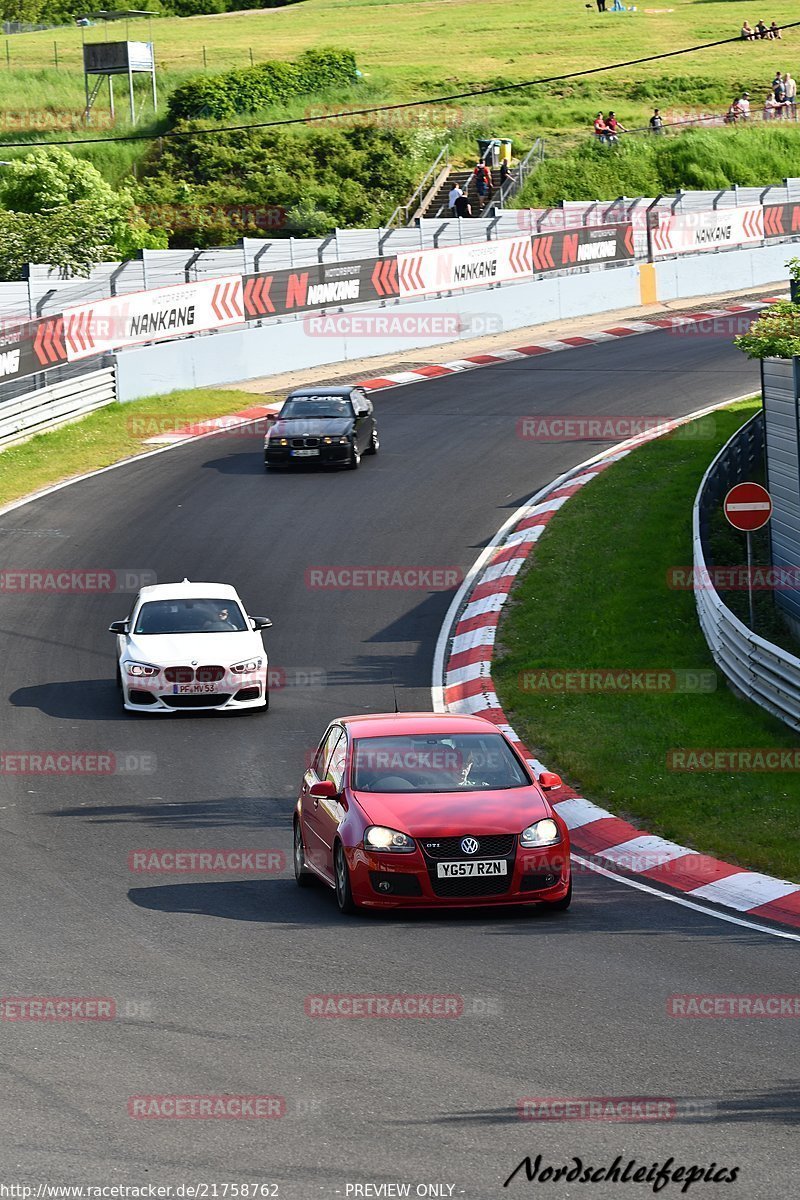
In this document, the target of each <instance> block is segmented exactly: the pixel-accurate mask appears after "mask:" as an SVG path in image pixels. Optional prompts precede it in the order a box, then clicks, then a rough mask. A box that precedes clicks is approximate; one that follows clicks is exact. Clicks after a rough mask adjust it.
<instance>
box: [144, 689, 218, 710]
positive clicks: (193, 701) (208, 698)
mask: <svg viewBox="0 0 800 1200" xmlns="http://www.w3.org/2000/svg"><path fill="white" fill-rule="evenodd" d="M161 699H162V700H163V701H164V703H165V704H167V705H168V706H169V707H170V708H218V707H219V705H221V704H224V703H225V702H226V701H227V700H230V696H228V695H225V694H224V693H222V692H220V693H219V694H217V695H205V696H162V697H161Z"/></svg>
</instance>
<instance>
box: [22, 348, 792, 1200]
mask: <svg viewBox="0 0 800 1200" xmlns="http://www.w3.org/2000/svg"><path fill="white" fill-rule="evenodd" d="M757 381H758V370H757V365H756V364H751V363H748V362H746V360H745V359H744V358H743V356H742V355H741V354H740V353H739V352H738V351H737V350H735V349H734V348H733V347H732V346H730V345H729V344H727V343H726V341H724V340H723V339H721V338H713V337H700V336H692V337H689V336H682V337H675V336H670V335H668V334H666V333H658V334H650V335H645V336H640V337H632V338H629V339H626V340H621V341H615V342H612V343H604V344H600V345H593V346H589V347H585V348H581V349H575V350H571V351H569V352H566V353H563V354H558V355H547V356H543V358H542V359H541V360H537V359H532V360H530V361H527V362H514V363H509V364H507V365H503V366H499V367H492V368H489V367H487V368H485V369H482V370H480V371H476V372H473V373H471V374H469V375H465V376H461V377H460V376H453V377H449V378H442V379H438V380H432V381H431V382H429V383H426V384H419V385H415V386H412V387H406V388H396V389H394V390H392V391H389V392H387V393H385V394H382V395H380V396H379V397H378V398H377V400H376V406H377V411H378V416H379V420H380V433H381V440H382V450H381V453H380V456H379V457H378V458H377V459H370V458H366V459H364V461H363V463H362V466H361V469H360V470H359V471H357V472H342V473H338V474H315V473H314V472H312V471H298V472H297V473H293V474H290V475H284V474H276V475H269V476H267V475H265V473H264V470H263V465H262V455H261V440H260V439H259V438H255V437H252V436H247V435H242V436H238V437H230V436H226V437H219V438H212V439H207V440H201V441H197V442H194V443H192V444H189V445H187V446H185V447H182V448H179V449H176V450H173V451H170V452H169V453H166V454H160V455H157V456H155V457H151V458H148V459H145V460H143V461H139V462H135V463H132V464H129V465H126V466H123V467H121V468H119V469H116V470H113V471H110V472H107V473H104V474H101V475H98V476H96V477H94V478H92V479H89V480H87V481H84V482H82V483H79V484H76V485H75V486H72V487H68V488H66V489H64V490H62V491H59V492H57V493H54V494H53V495H51V496H48V497H44V498H42V499H40V500H38V501H36V502H35V503H32V504H30V505H28V506H25V507H22V508H20V509H17V510H15V511H12V512H9V513H7V514H5V515H4V516H1V517H0V548H1V551H0V552H1V553H2V562H3V565H4V569H10V568H37V569H38V568H53V567H69V568H86V569H89V568H113V569H116V570H120V569H129V570H134V571H137V570H151V571H154V572H155V573H156V575H157V577H158V579H159V580H160V581H168V580H173V579H180V578H182V577H183V576H184V575H186V576H188V577H190V578H194V579H210V580H214V579H220V580H226V581H229V582H231V583H233V584H234V585H235V586H236V587H237V588H238V589H239V591H240V592H241V594H242V596H243V598H244V601H245V603H246V605H247V606H248V607H249V610H250V612H252V613H259V614H260V613H265V614H267V615H268V616H270V617H271V618H272V620H273V622H274V628H273V629H272V630H269V631H268V632H267V636H266V643H267V646H268V649H269V653H270V658H271V663H272V665H273V666H275V667H282V668H285V669H286V671H287V678H294V679H295V685H294V686H287V687H285V688H282V689H279V690H277V691H275V692H274V693H273V696H272V707H271V709H270V712H269V713H268V714H266V715H262V714H244V715H237V716H223V715H214V714H199V715H183V714H181V715H176V716H171V717H163V718H155V717H154V718H147V717H138V716H133V715H130V714H123V713H122V711H121V709H120V706H119V704H118V700H117V695H116V692H115V688H114V683H113V650H114V644H113V643H114V639H113V636H112V635H111V634H108V633H106V626H107V625H108V623H109V622H110V621H111V620H113V619H116V618H122V617H124V616H125V615H126V613H127V611H128V608H129V605H130V597H129V596H126V595H120V596H113V595H91V596H83V595H71V596H45V595H33V596H12V595H4V596H2V597H0V630H1V631H2V662H3V673H2V678H3V693H4V694H3V707H2V738H1V739H0V748H2V749H3V751H4V752H9V751H14V750H98V751H112V752H114V753H115V754H116V755H118V756H119V755H122V754H123V753H124V752H126V751H128V752H131V753H134V754H144V753H146V754H147V755H149V756H150V762H151V765H153V764H155V770H154V771H153V772H152V773H149V774H148V773H141V772H135V771H134V772H131V773H129V774H125V773H120V774H116V775H114V776H113V777H108V776H75V775H65V776H59V777H44V776H37V775H16V776H15V775H9V774H5V775H0V905H1V906H2V961H3V983H2V994H3V995H4V996H81V997H83V996H96V997H113V998H114V999H115V1002H116V1009H117V1014H118V1015H117V1018H116V1019H114V1020H110V1021H89V1022H74V1021H70V1022H59V1023H42V1022H31V1021H15V1022H10V1021H4V1022H3V1023H2V1025H0V1030H1V1032H2V1039H1V1040H2V1050H1V1051H0V1053H1V1054H2V1062H3V1086H2V1092H1V1095H0V1114H1V1116H0V1120H1V1121H2V1129H3V1135H2V1142H1V1143H0V1144H1V1145H2V1149H0V1168H2V1171H1V1172H0V1174H1V1175H2V1177H3V1178H4V1179H5V1180H7V1181H8V1182H11V1181H19V1182H21V1183H28V1184H33V1185H34V1186H36V1185H37V1184H38V1183H40V1182H46V1183H50V1184H81V1183H94V1184H133V1185H138V1184H141V1185H147V1184H162V1183H171V1184H177V1183H181V1182H185V1183H189V1184H198V1183H217V1184H221V1183H223V1182H225V1181H229V1182H242V1181H247V1182H250V1183H274V1184H276V1185H278V1187H277V1191H274V1189H273V1190H271V1191H269V1193H268V1194H270V1195H272V1194H276V1195H278V1196H279V1197H281V1198H283V1200H308V1198H313V1197H321V1198H323V1200H325V1198H327V1197H334V1196H342V1197H344V1196H346V1195H351V1196H357V1195H362V1196H364V1195H380V1194H381V1193H380V1191H376V1190H369V1189H368V1190H363V1186H362V1190H361V1191H360V1192H359V1191H355V1190H353V1185H367V1184H372V1185H378V1184H381V1183H387V1182H390V1183H408V1184H410V1185H411V1192H410V1194H411V1195H415V1194H417V1193H416V1192H415V1190H414V1189H415V1187H416V1185H417V1184H434V1183H437V1184H444V1185H448V1186H447V1187H445V1188H444V1190H442V1191H441V1192H440V1193H439V1194H441V1195H444V1196H447V1195H450V1194H452V1195H453V1196H461V1195H464V1196H467V1197H474V1198H476V1200H485V1198H489V1197H495V1196H501V1195H507V1194H508V1195H511V1194H518V1195H539V1194H544V1195H547V1196H550V1195H552V1196H554V1197H567V1196H570V1197H573V1196H587V1197H592V1198H594V1197H617V1196H631V1197H635V1196H640V1195H641V1196H645V1195H652V1194H653V1189H652V1184H649V1183H642V1182H640V1183H633V1182H631V1183H630V1185H628V1186H623V1185H622V1184H609V1183H594V1184H588V1185H582V1184H578V1183H566V1182H563V1181H562V1182H558V1183H552V1182H550V1183H539V1182H533V1183H527V1182H526V1181H525V1177H524V1172H520V1173H519V1174H518V1175H517V1176H516V1178H515V1179H514V1181H513V1182H512V1183H511V1185H510V1186H509V1188H507V1189H506V1190H504V1189H503V1186H502V1185H503V1181H504V1180H505V1179H506V1178H507V1176H508V1175H510V1174H511V1172H512V1171H513V1170H514V1168H515V1167H516V1166H517V1165H518V1164H519V1163H520V1161H521V1160H522V1159H523V1157H524V1156H525V1155H526V1154H530V1155H531V1156H532V1158H533V1157H535V1156H536V1155H537V1154H541V1155H542V1167H544V1166H546V1165H548V1164H549V1165H552V1166H558V1165H560V1164H564V1163H568V1162H570V1160H571V1159H572V1158H573V1157H576V1156H577V1157H579V1158H581V1159H582V1161H583V1163H584V1165H588V1166H592V1167H594V1168H601V1167H604V1166H609V1165H610V1164H611V1163H612V1160H613V1159H614V1158H615V1156H617V1155H622V1156H623V1159H624V1161H627V1160H628V1159H629V1158H635V1159H636V1163H637V1166H640V1165H646V1166H648V1167H650V1166H651V1165H652V1164H653V1163H654V1162H657V1161H658V1162H664V1161H666V1160H667V1159H668V1158H669V1157H670V1156H672V1157H673V1159H674V1160H675V1162H674V1164H673V1165H674V1166H678V1165H685V1166H691V1165H694V1164H698V1165H703V1166H710V1165H711V1163H712V1162H715V1163H716V1164H717V1166H718V1168H726V1169H731V1168H733V1167H738V1168H739V1177H738V1181H737V1182H735V1183H732V1184H729V1185H726V1186H722V1187H714V1186H713V1184H711V1183H695V1184H693V1186H692V1187H691V1189H690V1191H689V1193H688V1194H689V1195H691V1196H695V1197H696V1196H707V1195H709V1194H710V1195H713V1196H715V1197H716V1196H722V1197H725V1198H727V1197H737V1198H738V1197H742V1198H743V1200H760V1198H762V1197H770V1198H771V1200H784V1198H786V1200H788V1198H790V1197H795V1196H797V1195H798V1179H797V1166H796V1151H797V1120H798V1112H799V1111H800V1092H798V1086H797V1080H796V1076H795V1072H796V1063H797V1058H796V1054H797V1023H796V1021H794V1022H793V1021H792V1020H781V1019H764V1020H758V1019H728V1020H723V1019H676V1018H674V1017H671V1016H668V1015H667V1008H666V1006H667V999H668V997H670V996H671V995H674V994H684V993H690V994H723V993H724V994H729V993H736V994H754V993H770V994H782V995H786V994H789V993H793V992H797V991H798V990H799V989H798V987H797V984H798V971H797V949H798V947H797V944H796V943H794V942H792V941H789V940H781V939H780V938H777V937H773V936H770V935H769V934H767V933H758V932H755V931H753V930H752V929H748V928H746V927H740V926H737V925H734V924H728V923H724V922H723V921H720V920H717V919H716V918H715V917H714V916H713V915H710V914H709V915H706V914H703V913H697V912H693V911H691V910H689V909H686V908H682V907H679V906H678V905H676V904H674V903H670V902H668V901H665V900H662V899H660V898H658V897H656V896H651V895H647V894H644V893H642V892H639V891H636V890H634V889H632V888H629V887H626V886H624V885H623V884H621V883H617V882H615V881H613V880H609V879H606V878H603V877H600V876H593V875H585V874H581V875H578V876H577V878H576V893H577V895H576V900H575V902H574V904H573V907H572V909H571V911H570V912H569V913H566V914H556V915H550V916H547V915H538V914H537V915H532V916H531V915H527V916H526V915H525V914H524V913H522V914H521V913H520V912H519V911H511V912H508V913H501V912H490V913H488V914H486V915H481V914H480V913H477V914H472V913H457V914H455V915H446V914H445V915H436V914H434V915H412V916H391V915H382V916H374V915H367V916H365V917H360V916H359V917H357V918H351V919H346V918H342V917H340V916H339V914H338V912H337V910H336V907H335V901H334V898H333V893H329V892H328V891H326V890H325V889H323V888H322V887H319V888H312V889H310V890H306V891H302V892H301V891H300V890H298V889H297V888H296V887H295V884H294V881H293V879H292V877H291V865H290V863H291V856H290V835H291V815H292V807H293V802H294V798H295V797H296V792H297V785H298V783H299V780H300V777H301V775H302V773H303V770H304V767H305V762H306V757H307V755H308V753H309V752H310V751H311V750H313V748H314V746H315V745H316V742H317V740H318V738H319V736H320V735H321V733H322V732H323V730H324V727H325V724H326V722H327V721H328V720H329V719H330V718H331V717H332V716H334V715H337V714H343V713H348V712H360V711H369V710H382V709H387V708H388V709H390V710H391V709H393V708H394V704H395V700H396V701H397V704H398V706H399V707H401V708H404V709H411V708H415V707H429V706H430V691H429V687H430V677H431V662H432V657H433V649H434V644H435V641H436V637H437V634H438V632H439V628H440V625H441V622H442V619H443V617H444V614H445V612H446V609H447V606H448V603H449V601H450V598H451V595H452V592H428V591H402V590H369V591H367V590H363V591H343V590H340V591H334V590H318V589H312V588H309V587H308V586H307V585H306V571H307V569H308V568H310V567H315V566H342V565H364V566H383V565H398V566H420V567H457V568H460V569H461V570H462V571H463V570H466V569H467V568H468V567H469V566H470V565H471V563H472V562H473V561H474V559H475V557H476V556H477V554H478V553H479V550H480V548H481V547H482V546H483V545H484V544H485V542H486V541H487V540H488V539H489V538H490V537H491V536H492V535H493V534H494V532H495V531H496V530H497V528H498V527H499V526H500V525H501V524H502V522H503V521H504V520H505V519H506V518H507V517H508V516H509V514H510V513H511V512H512V511H513V510H514V509H515V508H516V507H517V505H518V504H520V503H521V502H522V501H523V500H524V499H525V498H527V497H528V496H529V495H530V494H531V493H532V492H534V491H535V490H536V489H537V488H539V487H541V486H543V485H544V484H545V483H547V482H549V481H550V480H551V479H552V478H553V477H554V476H556V475H557V474H559V473H560V472H561V471H563V470H565V469H566V468H568V467H570V466H572V465H574V464H576V463H579V462H582V461H583V460H584V459H586V458H587V457H589V456H590V455H591V454H593V453H596V452H597V451H599V450H600V449H602V448H603V447H602V445H601V444H600V443H587V442H554V443H546V442H532V441H524V440H522V439H521V438H519V437H518V436H517V435H516V431H515V426H516V421H517V419H518V418H519V417H522V416H528V415H532V414H539V415H541V414H556V413H559V414H569V415H582V416H583V415H596V414H607V415H617V414H632V415H651V416H676V415H679V414H683V413H687V412H690V411H693V410H694V409H696V408H698V407H701V406H703V405H705V404H708V403H713V402H714V401H718V400H723V399H725V398H728V397H732V396H737V395H741V394H743V393H745V392H747V390H748V389H752V390H755V389H756V387H757ZM298 670H300V671H301V672H302V671H305V672H307V673H308V672H313V673H314V674H313V675H312V676H311V678H312V679H313V680H314V681H315V683H314V686H302V676H301V677H300V678H299V679H298V677H297V676H296V674H293V673H295V672H297V671H298ZM323 677H324V683H323V682H322V679H323ZM143 761H146V760H142V759H137V758H133V759H130V760H129V764H128V765H130V766H135V765H136V763H137V762H143ZM150 847H156V848H170V849H212V848H213V849H216V848H227V849H239V848H246V849H252V848H259V849H265V848H266V849H275V850H283V851H285V852H286V856H287V864H286V869H285V871H283V872H281V873H279V874H276V875H272V876H268V875H264V876H253V875H251V876H249V877H248V876H247V875H246V874H240V875H220V876H213V875H205V876H202V877H197V876H193V875H178V874H173V875H159V874H153V875H144V874H140V873H134V872H132V871H131V870H129V867H128V856H129V854H130V853H131V852H132V851H134V850H137V849H142V848H150ZM320 993H335V994H338V995H341V994H345V993H359V994H363V993H381V994H386V993H391V994H397V993H401V994H409V993H413V994H447V995H453V994H455V995H458V996H462V997H463V998H464V1014H463V1015H462V1016H460V1017H458V1018H450V1019H442V1018H439V1019H414V1018H408V1019H394V1020H390V1019H368V1018H360V1019H350V1020H348V1019H329V1020H319V1019H312V1018H310V1017H309V1016H307V1015H306V1013H305V1009H304V999H305V998H306V997H307V996H309V995H318V994H320ZM174 1093H178V1094H192V1095H197V1094H203V1095H209V1094H213V1095H219V1094H235V1095H252V1094H259V1095H264V1094H266V1095H272V1096H282V1097H284V1098H285V1116H283V1117H282V1118H281V1119H277V1120H204V1121H196V1120H189V1119H185V1120H147V1119H138V1120H137V1119H132V1118H131V1117H130V1116H129V1115H128V1098H129V1097H131V1096H134V1095H137V1096H140V1095H151V1094H159V1095H163V1094H174ZM609 1096H628V1097H630V1096H638V1097H664V1098H668V1099H674V1100H675V1101H677V1102H678V1105H677V1110H676V1111H677V1116H676V1117H675V1119H674V1120H666V1121H660V1122H641V1121H639V1122H637V1123H608V1122H607V1121H567V1122H564V1121H555V1122H549V1123H542V1122H538V1123H536V1124H534V1123H531V1122H524V1121H521V1120H520V1119H519V1117H518V1114H517V1104H518V1101H519V1100H520V1099H521V1098H523V1097H609ZM348 1185H350V1187H349V1189H348ZM450 1186H452V1188H453V1190H452V1192H450V1191H449V1190H448V1188H449V1187H450ZM207 1194H208V1195H209V1196H211V1195H213V1193H212V1192H211V1191H209V1192H208V1193H207ZM217 1194H218V1195H220V1196H221V1195H222V1192H221V1191H219V1192H218V1193H217ZM229 1194H230V1193H229ZM264 1194H267V1193H266V1192H265V1193H264ZM384 1194H389V1195H391V1194H392V1193H391V1192H389V1193H386V1192H385V1191H384ZM419 1194H426V1193H423V1192H420V1193H419ZM427 1194H428V1195H435V1194H437V1193H435V1192H431V1191H428V1192H427ZM659 1194H660V1195H662V1196H664V1197H672V1196H678V1195H681V1194H683V1193H681V1184H680V1183H671V1184H670V1185H669V1186H667V1187H666V1188H664V1190H663V1191H661V1192H660V1193H659ZM34 1195H36V1193H35V1191H34Z"/></svg>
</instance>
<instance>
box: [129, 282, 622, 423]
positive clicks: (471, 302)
mask: <svg viewBox="0 0 800 1200" xmlns="http://www.w3.org/2000/svg"><path fill="white" fill-rule="evenodd" d="M639 299H640V289H639V268H638V266H625V267H616V268H614V269H612V270H603V271H587V272H584V273H582V274H576V275H561V276H556V277H553V278H549V279H548V278H547V277H545V278H543V279H536V280H531V282H530V283H517V284H508V285H506V286H502V287H495V288H491V289H486V290H484V289H480V290H477V289H476V290H475V291H473V292H463V293H461V294H460V295H457V296H449V297H442V298H441V299H436V300H405V301H402V302H400V303H395V304H393V305H389V306H385V307H379V306H377V305H371V306H368V307H366V308H364V309H359V310H358V311H359V312H370V313H373V314H378V313H380V314H389V315H391V314H395V315H398V316H403V317H407V316H408V315H409V314H412V313H413V314H418V315H420V316H438V317H440V318H448V317H452V318H453V321H454V322H455V319H456V318H460V323H461V325H462V329H461V331H460V333H457V334H454V336H453V337H452V338H451V339H448V340H449V341H452V342H453V343H454V345H453V347H452V349H449V348H448V350H447V351H446V353H447V354H448V356H449V357H451V358H457V357H458V348H457V343H458V341H460V340H462V341H463V340H468V339H470V338H474V337H476V336H479V335H480V334H482V333H502V332H504V331H508V330H513V329H522V328H524V327H526V326H528V325H537V324H543V323H544V322H547V321H554V320H558V319H559V318H561V317H577V316H582V315H585V314H586V313H601V312H608V311H610V310H611V309H615V308H627V307H630V306H632V305H636V304H638V303H639ZM354 315H355V313H354V310H352V309H348V310H347V316H354ZM313 328H314V324H313V323H312V321H311V320H310V319H308V318H306V319H300V320H287V321H282V322H280V323H273V324H269V325H260V326H250V327H249V328H247V329H237V330H234V331H233V332H230V333H215V334H210V335H207V336H200V337H193V338H184V339H182V340H181V341H174V342H162V343H160V344H156V345H152V346H142V347H137V348H135V349H131V350H124V351H121V352H120V353H119V354H118V355H117V392H118V395H119V398H120V400H136V399H138V398H139V397H141V396H152V395H154V394H157V393H159V392H171V391H174V390H176V389H177V388H192V387H202V386H213V385H215V384H221V383H235V382H236V381H237V380H240V379H255V378H257V377H258V376H260V375H270V374H277V373H279V372H282V371H290V370H298V369H300V368H302V367H315V366H323V365H325V364H327V363H339V362H347V361H349V360H350V359H356V358H369V357H370V356H372V355H379V354H388V353H396V352H397V351H407V350H416V349H419V348H420V347H422V346H431V345H436V344H438V343H440V342H442V341H443V338H442V337H441V335H438V336H435V337H430V336H425V335H424V334H416V335H415V336H402V337H387V336H382V337H363V336H351V337H344V336H341V335H336V336H333V337H321V336H317V335H314V334H313V333H312V332H311V330H312V329H313Z"/></svg>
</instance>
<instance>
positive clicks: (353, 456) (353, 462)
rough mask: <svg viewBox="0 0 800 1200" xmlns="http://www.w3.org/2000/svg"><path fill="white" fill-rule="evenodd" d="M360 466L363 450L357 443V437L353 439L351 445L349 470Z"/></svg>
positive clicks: (348, 461)
mask: <svg viewBox="0 0 800 1200" xmlns="http://www.w3.org/2000/svg"><path fill="white" fill-rule="evenodd" d="M360 466H361V451H360V450H359V448H358V446H357V445H356V441H355V439H353V444H352V445H351V447H350V457H349V458H348V460H347V469H348V471H355V470H356V469H357V468H358V467H360Z"/></svg>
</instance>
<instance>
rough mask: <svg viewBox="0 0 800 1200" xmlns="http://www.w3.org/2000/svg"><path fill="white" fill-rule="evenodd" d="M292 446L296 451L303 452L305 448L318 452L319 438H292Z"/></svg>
mask: <svg viewBox="0 0 800 1200" xmlns="http://www.w3.org/2000/svg"><path fill="white" fill-rule="evenodd" d="M292 446H293V447H294V448H295V450H301V449H303V448H304V447H305V448H306V449H308V450H316V449H317V447H318V446H319V438H318V437H298V438H292Z"/></svg>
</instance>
